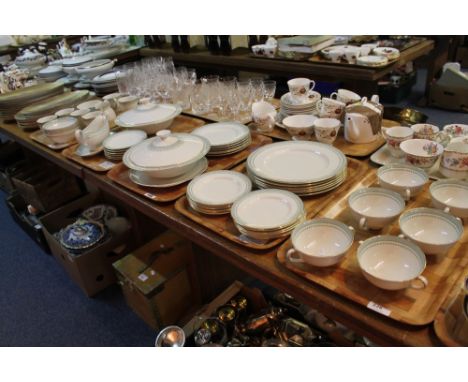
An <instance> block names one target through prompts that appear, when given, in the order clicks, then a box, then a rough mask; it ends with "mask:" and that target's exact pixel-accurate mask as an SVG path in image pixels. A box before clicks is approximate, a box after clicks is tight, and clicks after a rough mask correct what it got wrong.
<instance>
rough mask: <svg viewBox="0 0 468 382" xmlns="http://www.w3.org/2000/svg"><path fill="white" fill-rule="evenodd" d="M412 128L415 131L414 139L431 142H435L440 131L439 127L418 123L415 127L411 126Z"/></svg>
mask: <svg viewBox="0 0 468 382" xmlns="http://www.w3.org/2000/svg"><path fill="white" fill-rule="evenodd" d="M411 128H412V129H413V131H414V137H415V138H416V139H429V140H433V139H434V138H435V136H436V134H437V133H438V132H439V130H440V129H439V127H438V126H435V125H431V124H429V123H417V124H415V125H411Z"/></svg>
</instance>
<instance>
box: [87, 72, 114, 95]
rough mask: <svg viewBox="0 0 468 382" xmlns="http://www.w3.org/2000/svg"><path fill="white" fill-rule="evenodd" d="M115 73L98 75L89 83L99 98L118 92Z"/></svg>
mask: <svg viewBox="0 0 468 382" xmlns="http://www.w3.org/2000/svg"><path fill="white" fill-rule="evenodd" d="M117 73H118V72H117V71H109V72H106V73H103V74H99V75H98V76H96V77H94V78H93V80H92V81H91V86H92V88H93V90H94V92H95V93H96V95H98V96H99V97H102V96H105V95H107V94H111V93H116V92H118V87H117Z"/></svg>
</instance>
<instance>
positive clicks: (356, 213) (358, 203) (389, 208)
mask: <svg viewBox="0 0 468 382" xmlns="http://www.w3.org/2000/svg"><path fill="white" fill-rule="evenodd" d="M348 205H349V207H350V209H351V213H352V215H353V217H354V218H355V219H356V220H357V222H358V223H359V228H361V229H364V230H368V229H370V230H376V229H382V228H383V227H385V226H387V225H389V224H390V223H391V222H392V221H393V220H394V219H395V218H396V217H397V216H398V215H400V213H401V212H402V211H403V209H404V208H405V201H404V200H403V198H402V197H401V196H400V194H398V193H396V192H394V191H390V190H387V189H385V188H378V187H369V188H361V189H359V190H357V191H354V192H353V193H352V194H351V195H350V196H349V198H348Z"/></svg>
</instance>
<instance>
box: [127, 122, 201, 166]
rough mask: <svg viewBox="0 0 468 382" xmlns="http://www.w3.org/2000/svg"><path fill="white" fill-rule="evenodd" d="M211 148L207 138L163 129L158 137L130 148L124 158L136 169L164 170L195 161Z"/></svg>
mask: <svg viewBox="0 0 468 382" xmlns="http://www.w3.org/2000/svg"><path fill="white" fill-rule="evenodd" d="M209 150H210V144H209V142H208V141H207V140H206V139H205V138H202V137H198V136H196V135H192V134H185V133H175V134H171V132H170V131H169V130H161V131H158V133H157V135H156V137H154V138H150V139H146V140H144V141H143V142H141V143H139V144H137V145H135V146H133V147H132V148H130V149H129V150H128V151H127V152H126V153H125V155H124V158H123V160H124V163H125V165H127V167H130V168H132V169H135V170H141V171H144V170H158V169H161V170H162V169H167V168H172V167H180V166H184V165H186V164H189V163H192V162H195V161H197V160H198V159H201V158H202V157H204V156H205V155H206V153H207V152H208V151H209Z"/></svg>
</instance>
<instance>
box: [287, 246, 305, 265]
mask: <svg viewBox="0 0 468 382" xmlns="http://www.w3.org/2000/svg"><path fill="white" fill-rule="evenodd" d="M295 252H296V250H295V249H294V248H291V249H289V251H288V252H286V257H287V259H288V260H289V261H290V262H291V263H303V262H304V261H302V259H300V258H297V257H293V254H294V253H295Z"/></svg>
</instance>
